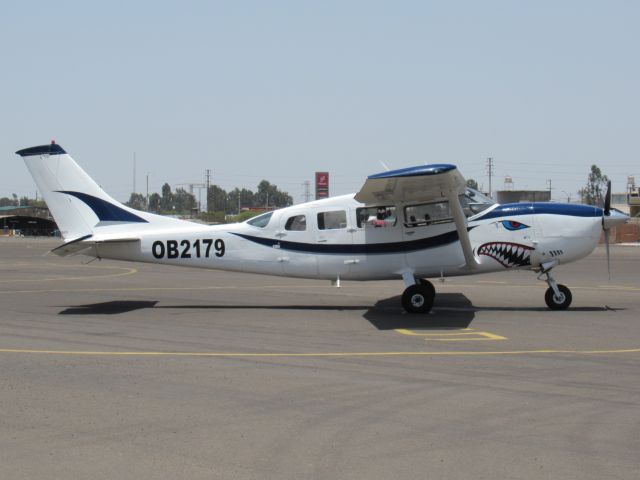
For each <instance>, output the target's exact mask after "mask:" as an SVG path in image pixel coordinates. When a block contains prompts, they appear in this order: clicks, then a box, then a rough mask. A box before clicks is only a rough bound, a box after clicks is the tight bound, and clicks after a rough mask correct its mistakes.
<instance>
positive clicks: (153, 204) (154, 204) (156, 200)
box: [149, 192, 162, 212]
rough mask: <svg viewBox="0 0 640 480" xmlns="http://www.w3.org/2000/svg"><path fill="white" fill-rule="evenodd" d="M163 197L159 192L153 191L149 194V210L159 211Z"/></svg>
mask: <svg viewBox="0 0 640 480" xmlns="http://www.w3.org/2000/svg"><path fill="white" fill-rule="evenodd" d="M161 200H162V197H161V196H160V194H158V193H155V192H154V193H152V194H151V195H149V211H150V212H159V211H160V201H161Z"/></svg>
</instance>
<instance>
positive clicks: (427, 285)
mask: <svg viewBox="0 0 640 480" xmlns="http://www.w3.org/2000/svg"><path fill="white" fill-rule="evenodd" d="M417 280H418V283H419V284H420V285H422V286H423V287H425V288H428V289H429V290H430V291H431V296H432V297H434V298H435V296H436V287H434V286H433V283H431V282H430V281H429V280H426V279H424V278H418V279H417Z"/></svg>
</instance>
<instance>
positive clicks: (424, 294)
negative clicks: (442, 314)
mask: <svg viewBox="0 0 640 480" xmlns="http://www.w3.org/2000/svg"><path fill="white" fill-rule="evenodd" d="M434 298H435V289H434V288H433V285H431V288H429V287H428V286H424V285H421V284H415V285H411V286H410V287H408V288H407V289H406V290H405V291H404V292H403V293H402V306H403V307H404V309H405V310H406V311H407V312H408V313H428V312H429V310H431V307H433V300H434Z"/></svg>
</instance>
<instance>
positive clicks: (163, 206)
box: [159, 183, 173, 212]
mask: <svg viewBox="0 0 640 480" xmlns="http://www.w3.org/2000/svg"><path fill="white" fill-rule="evenodd" d="M159 207H160V208H159V210H160V211H161V212H170V211H172V210H173V193H171V186H170V185H169V184H168V183H165V184H164V185H162V197H160V205H159Z"/></svg>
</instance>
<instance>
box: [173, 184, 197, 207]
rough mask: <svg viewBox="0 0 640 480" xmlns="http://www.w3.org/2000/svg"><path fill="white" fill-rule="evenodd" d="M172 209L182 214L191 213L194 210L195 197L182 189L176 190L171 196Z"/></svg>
mask: <svg viewBox="0 0 640 480" xmlns="http://www.w3.org/2000/svg"><path fill="white" fill-rule="evenodd" d="M173 208H174V209H175V210H176V211H178V212H182V213H187V212H191V211H192V210H193V209H194V208H196V197H194V196H193V195H192V194H190V193H189V192H187V191H186V190H185V189H184V188H176V193H174V194H173Z"/></svg>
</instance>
